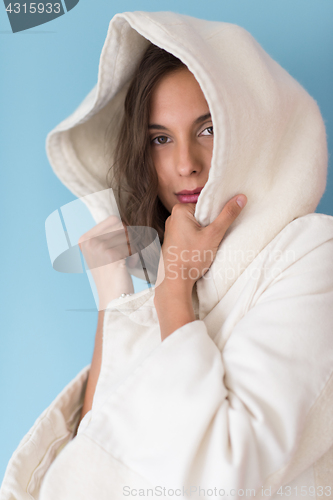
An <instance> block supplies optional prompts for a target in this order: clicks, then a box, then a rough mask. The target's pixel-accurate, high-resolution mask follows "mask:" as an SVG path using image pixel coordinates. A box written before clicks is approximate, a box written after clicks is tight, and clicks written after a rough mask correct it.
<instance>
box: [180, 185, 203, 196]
mask: <svg viewBox="0 0 333 500" xmlns="http://www.w3.org/2000/svg"><path fill="white" fill-rule="evenodd" d="M202 189H203V186H202V187H198V188H195V189H192V191H188V190H187V189H184V190H183V191H179V193H176V195H177V196H178V195H184V194H200V192H201V190H202Z"/></svg>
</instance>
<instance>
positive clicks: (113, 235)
mask: <svg viewBox="0 0 333 500" xmlns="http://www.w3.org/2000/svg"><path fill="white" fill-rule="evenodd" d="M102 242H103V244H104V245H105V247H106V248H113V247H117V246H118V245H122V244H127V239H126V234H125V231H124V229H121V230H117V231H110V232H108V233H105V234H98V235H95V236H91V237H90V238H89V239H87V240H84V241H81V243H79V246H80V249H81V251H82V250H83V249H84V248H87V249H90V248H91V245H93V248H94V247H95V245H96V246H98V245H99V244H100V243H102Z"/></svg>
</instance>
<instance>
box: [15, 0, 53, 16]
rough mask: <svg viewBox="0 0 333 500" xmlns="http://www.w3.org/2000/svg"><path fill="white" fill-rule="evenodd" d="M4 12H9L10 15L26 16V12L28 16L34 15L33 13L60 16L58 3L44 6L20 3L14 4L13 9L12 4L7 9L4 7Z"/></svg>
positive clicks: (34, 3)
mask: <svg viewBox="0 0 333 500" xmlns="http://www.w3.org/2000/svg"><path fill="white" fill-rule="evenodd" d="M27 5H28V7H27ZM6 11H7V12H9V13H10V14H12V13H14V14H19V13H20V12H22V13H24V14H26V13H27V12H28V13H29V14H35V13H39V14H43V12H45V13H46V14H51V13H52V12H53V13H54V14H60V3H55V4H54V5H52V3H47V4H44V3H36V2H31V3H30V2H29V3H24V4H22V5H21V4H20V3H14V4H13V8H12V4H11V3H10V4H9V5H8V7H6Z"/></svg>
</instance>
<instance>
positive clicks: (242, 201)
mask: <svg viewBox="0 0 333 500" xmlns="http://www.w3.org/2000/svg"><path fill="white" fill-rule="evenodd" d="M236 202H237V205H239V206H240V207H241V208H243V207H245V205H246V203H247V199H246V197H245V196H243V195H241V196H238V198H237V200H236Z"/></svg>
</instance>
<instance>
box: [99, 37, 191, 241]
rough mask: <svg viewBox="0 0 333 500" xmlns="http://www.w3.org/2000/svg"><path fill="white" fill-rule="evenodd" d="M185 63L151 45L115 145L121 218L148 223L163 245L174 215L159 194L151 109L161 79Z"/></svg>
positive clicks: (131, 91) (114, 184)
mask: <svg viewBox="0 0 333 500" xmlns="http://www.w3.org/2000/svg"><path fill="white" fill-rule="evenodd" d="M184 67H185V68H186V66H185V64H184V63H183V62H182V61H181V60H180V59H178V58H177V57H175V56H174V55H172V54H170V53H169V52H167V51H165V50H163V49H161V48H159V47H157V46H156V45H153V44H150V45H149V46H148V48H147V50H146V51H145V53H144V55H143V57H142V59H141V61H140V63H139V66H138V67H137V69H136V71H135V73H134V76H133V78H132V81H131V83H130V86H129V89H128V91H127V95H126V99H125V107H124V117H123V122H122V124H121V127H120V133H119V136H118V140H117V143H116V148H115V156H114V164H113V166H112V167H111V169H110V171H109V173H108V174H110V173H111V170H112V180H111V181H109V186H110V187H112V188H113V191H114V194H115V197H116V201H117V205H118V209H119V213H120V217H121V220H122V221H123V223H124V224H126V225H127V226H148V227H151V228H154V229H155V230H156V231H157V234H158V236H159V239H160V242H161V244H162V243H163V237H164V226H165V220H166V219H167V217H168V216H169V215H170V213H169V212H168V210H167V209H166V208H165V207H164V205H163V204H162V202H161V201H160V199H159V197H158V195H157V189H158V178H157V174H156V171H155V168H154V164H153V161H152V158H151V154H150V144H149V132H148V121H149V109H150V98H151V94H152V91H153V89H154V87H155V86H156V84H157V83H158V82H159V81H160V80H161V78H162V77H163V76H164V75H166V74H167V73H170V72H171V71H176V70H178V69H181V68H184Z"/></svg>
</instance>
